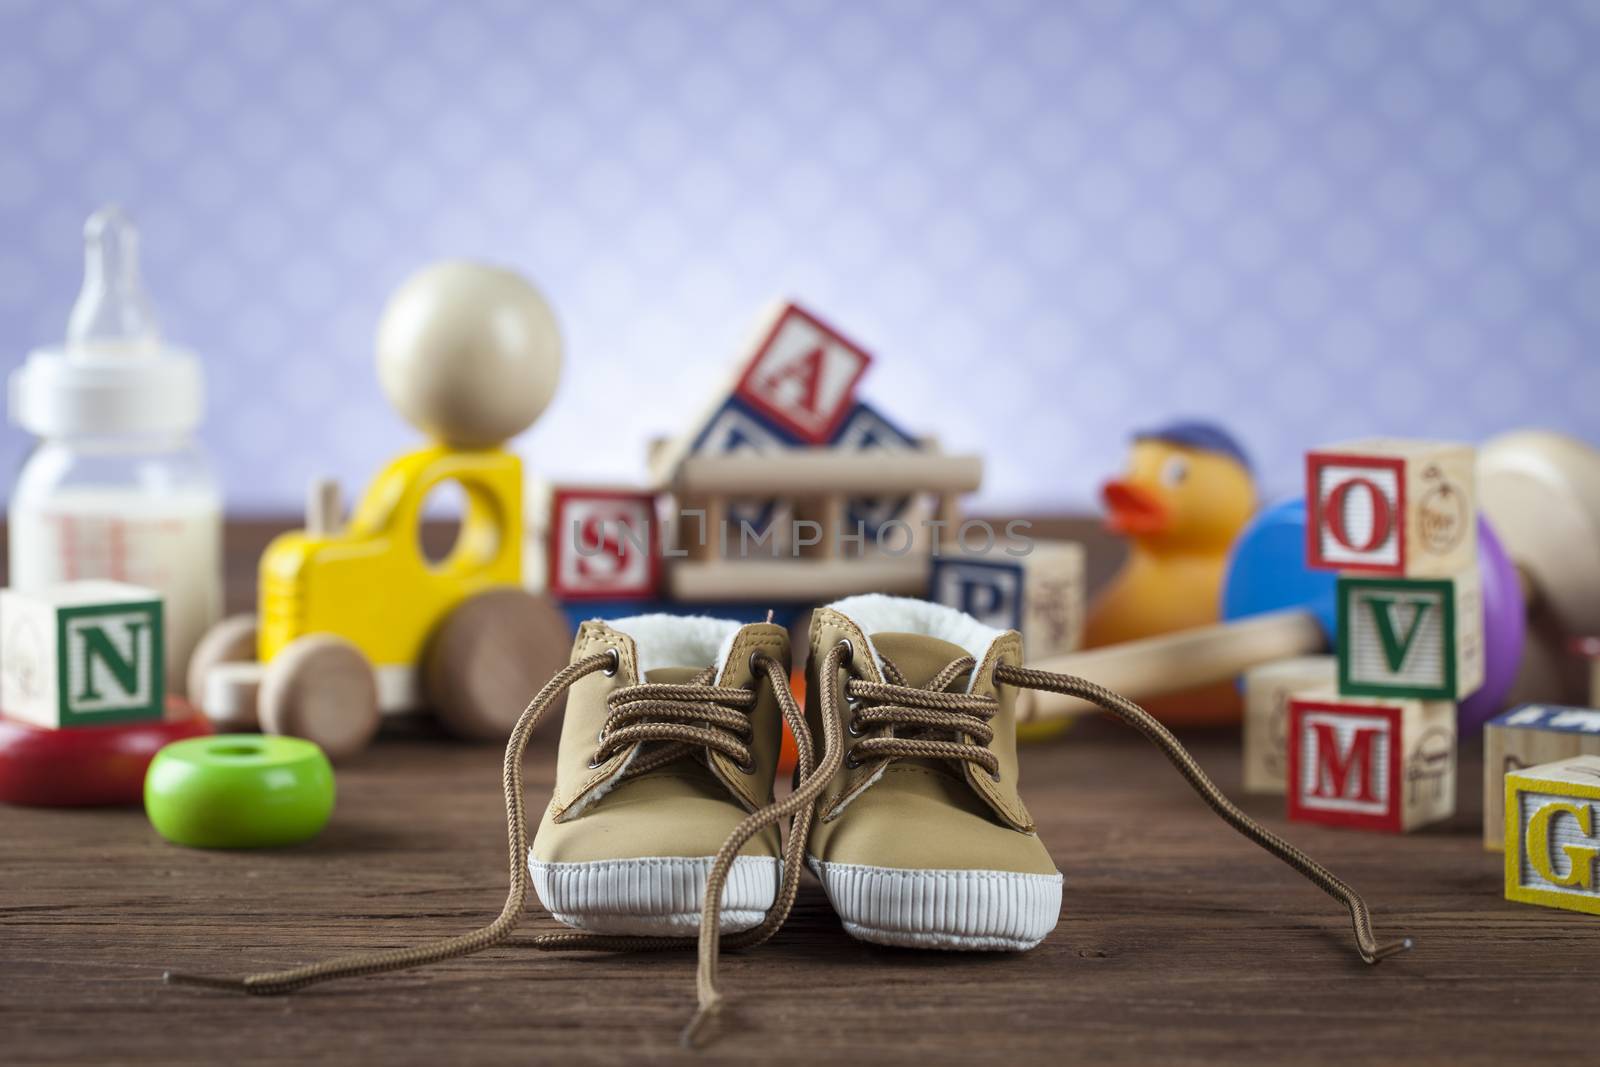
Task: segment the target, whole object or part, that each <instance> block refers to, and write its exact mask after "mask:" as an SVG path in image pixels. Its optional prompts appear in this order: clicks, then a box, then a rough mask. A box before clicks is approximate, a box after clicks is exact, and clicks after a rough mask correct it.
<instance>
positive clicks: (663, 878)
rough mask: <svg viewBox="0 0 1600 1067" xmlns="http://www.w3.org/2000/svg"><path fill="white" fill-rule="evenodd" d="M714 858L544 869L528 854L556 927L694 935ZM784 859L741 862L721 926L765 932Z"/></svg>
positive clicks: (726, 894)
mask: <svg viewBox="0 0 1600 1067" xmlns="http://www.w3.org/2000/svg"><path fill="white" fill-rule="evenodd" d="M711 860H712V857H710V856H695V857H676V856H646V857H641V858H638V859H625V860H594V861H592V862H588V863H542V862H540V861H539V860H536V859H534V858H533V855H532V853H531V852H530V853H529V856H528V873H530V874H531V875H532V876H533V888H534V892H536V893H538V894H539V901H540V902H541V903H542V904H543V905H544V906H545V910H546V911H548V912H549V913H550V914H551V915H552V916H554V917H555V919H556V921H557V922H560V923H564V924H565V925H567V926H570V927H573V928H574V929H577V930H587V931H589V932H591V933H596V934H639V935H647V936H648V935H654V936H663V935H665V936H682V935H693V934H695V933H698V932H699V930H700V907H701V903H702V902H703V900H704V898H705V891H706V875H707V874H708V873H709V872H710V870H711ZM782 870H783V864H782V861H781V860H779V859H777V858H776V857H769V856H739V857H738V858H736V859H735V860H734V861H733V866H732V867H731V868H730V869H729V871H728V882H727V885H725V886H724V887H723V891H722V911H721V913H720V915H719V917H718V923H717V926H718V928H719V929H720V930H721V931H722V932H723V933H725V934H733V933H738V932H740V931H741V930H749V929H751V928H752V927H755V926H759V925H760V924H761V920H762V919H763V918H765V917H766V914H767V911H768V910H769V909H771V907H772V904H773V901H774V900H776V899H777V896H778V882H779V879H780V877H781V875H782Z"/></svg>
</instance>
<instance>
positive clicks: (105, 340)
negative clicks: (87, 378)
mask: <svg viewBox="0 0 1600 1067" xmlns="http://www.w3.org/2000/svg"><path fill="white" fill-rule="evenodd" d="M160 338H161V331H160V329H159V328H158V327H157V325H156V317H155V313H154V312H153V311H152V310H151V309H150V300H149V298H148V297H147V296H145V292H144V283H143V282H142V281H141V280H140V278H139V231H138V229H137V228H136V227H135V226H134V225H133V223H131V222H129V221H128V219H127V217H126V216H124V215H123V214H122V209H121V208H119V207H117V206H116V205H115V204H112V205H109V206H107V207H103V208H101V209H100V210H99V211H96V212H95V213H94V214H93V215H90V216H89V221H88V222H86V223H84V225H83V288H82V289H81V290H79V292H78V299H77V300H76V301H75V302H74V303H73V305H72V316H71V317H70V318H69V319H68V320H67V348H68V349H69V350H84V349H86V350H90V351H95V352H106V351H119V350H120V351H123V352H134V351H138V350H140V349H149V348H154V347H155V346H156V345H157V343H158V342H159V341H160Z"/></svg>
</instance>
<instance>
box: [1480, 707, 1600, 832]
mask: <svg viewBox="0 0 1600 1067" xmlns="http://www.w3.org/2000/svg"><path fill="white" fill-rule="evenodd" d="M1573 756H1600V709H1595V708H1568V707H1562V706H1561V705H1559V704H1523V705H1521V706H1520V707H1515V708H1512V709H1511V710H1510V711H1507V712H1504V713H1502V714H1501V715H1498V716H1496V717H1495V718H1493V719H1490V720H1489V722H1488V724H1487V725H1485V726H1484V728H1483V847H1484V848H1486V849H1488V850H1489V851H1491V852H1499V851H1500V850H1501V849H1503V848H1505V844H1506V820H1505V794H1506V775H1508V774H1510V773H1512V772H1513V771H1520V770H1524V769H1526V768H1528V767H1537V766H1539V765H1540V764H1543V763H1553V762H1555V761H1556V760H1563V759H1569V758H1571V757H1573Z"/></svg>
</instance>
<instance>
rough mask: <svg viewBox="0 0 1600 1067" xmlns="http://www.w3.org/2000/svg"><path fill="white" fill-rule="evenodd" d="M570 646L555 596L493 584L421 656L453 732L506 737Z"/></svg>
mask: <svg viewBox="0 0 1600 1067" xmlns="http://www.w3.org/2000/svg"><path fill="white" fill-rule="evenodd" d="M571 651H572V629H571V627H570V626H568V624H567V618H566V616H565V615H563V614H562V612H561V609H560V608H559V607H557V606H556V604H555V602H554V601H553V600H551V599H550V598H549V597H548V596H543V595H539V594H536V593H530V592H528V591H527V590H524V589H495V590H492V591H490V592H487V593H480V594H478V595H477V596H475V597H471V598H469V599H468V600H467V601H466V602H464V603H463V604H461V605H460V606H459V607H457V608H456V609H455V610H454V611H453V612H451V613H450V615H449V617H448V618H446V619H445V621H444V623H443V624H442V625H441V626H440V627H439V629H438V632H437V633H435V634H434V636H433V640H432V641H431V642H430V643H429V646H428V651H427V653H426V655H425V656H424V659H423V675H422V684H423V689H424V692H425V693H426V695H427V698H428V702H429V704H430V705H431V706H432V707H433V708H434V709H435V710H436V711H437V712H438V713H439V718H440V719H441V720H442V721H443V722H444V724H445V726H446V727H447V728H449V730H450V732H451V733H454V734H456V735H457V736H459V737H465V738H471V739H473V740H479V741H504V740H505V739H506V738H507V737H509V736H510V734H511V728H512V727H513V726H515V725H516V722H517V717H518V716H519V715H521V714H522V709H523V708H525V707H527V704H528V701H529V700H530V699H531V698H532V697H533V695H534V694H535V693H537V692H538V691H539V689H540V687H542V686H543V685H544V684H545V683H546V682H548V681H549V680H550V676H551V675H552V674H554V673H556V671H558V670H560V669H561V668H562V667H565V666H566V665H567V659H568V657H569V655H570V654H571Z"/></svg>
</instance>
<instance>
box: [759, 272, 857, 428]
mask: <svg viewBox="0 0 1600 1067" xmlns="http://www.w3.org/2000/svg"><path fill="white" fill-rule="evenodd" d="M871 362H872V357H871V356H869V355H867V353H866V352H865V351H863V350H862V349H861V348H860V347H859V346H858V345H856V344H855V343H854V342H852V341H849V340H847V339H846V338H845V337H844V336H843V335H842V334H840V333H839V332H838V331H837V330H835V329H834V328H833V327H831V326H829V325H828V324H827V323H825V322H823V321H822V320H821V319H819V318H817V317H816V316H815V315H813V314H811V313H810V312H809V311H806V310H804V309H803V308H800V307H798V306H796V305H794V304H788V305H786V306H785V307H784V308H783V309H782V310H781V311H780V312H779V313H778V317H777V321H775V322H774V323H773V325H772V329H771V330H770V331H769V332H768V333H767V335H766V337H765V338H764V339H763V340H762V342H761V346H760V347H759V348H757V349H756V352H755V354H754V355H753V356H751V357H750V362H749V363H748V364H746V366H745V370H744V374H743V375H742V376H741V377H740V379H739V384H738V386H737V387H736V388H735V389H734V395H735V396H737V397H738V398H739V399H740V400H742V401H744V402H745V403H746V404H747V405H749V406H750V407H751V408H753V409H755V410H756V411H758V412H760V413H761V414H763V415H765V416H767V417H768V418H770V419H772V420H773V421H774V422H776V423H777V424H778V425H780V426H782V427H783V428H784V429H786V430H788V431H789V432H791V433H793V434H794V435H795V436H796V437H798V438H800V440H802V441H804V442H805V443H806V444H810V445H825V444H827V443H828V441H829V439H831V438H832V436H833V434H834V431H836V430H837V429H838V428H839V424H840V423H842V422H844V419H845V416H846V415H848V414H850V411H851V409H852V408H853V407H854V401H855V388H856V382H857V381H858V380H859V379H860V378H861V376H862V375H863V374H865V373H866V372H867V364H868V363H871Z"/></svg>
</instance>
